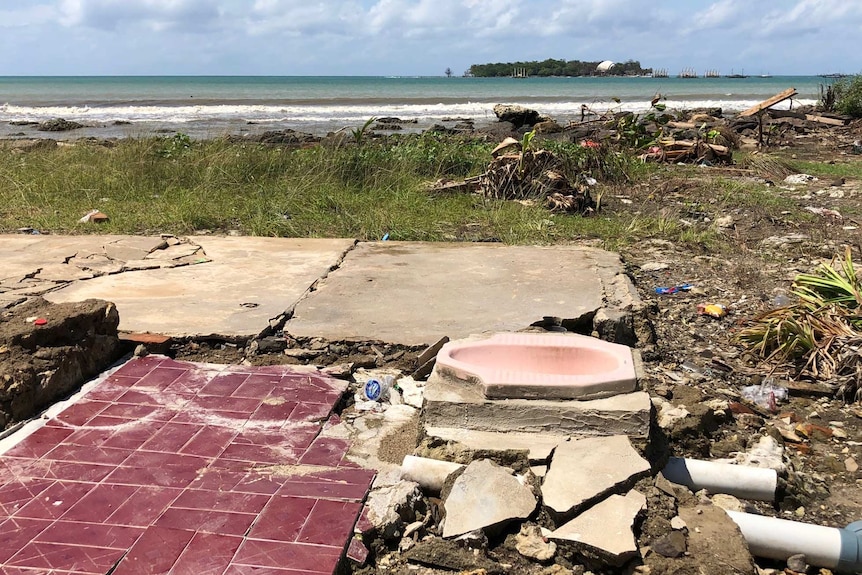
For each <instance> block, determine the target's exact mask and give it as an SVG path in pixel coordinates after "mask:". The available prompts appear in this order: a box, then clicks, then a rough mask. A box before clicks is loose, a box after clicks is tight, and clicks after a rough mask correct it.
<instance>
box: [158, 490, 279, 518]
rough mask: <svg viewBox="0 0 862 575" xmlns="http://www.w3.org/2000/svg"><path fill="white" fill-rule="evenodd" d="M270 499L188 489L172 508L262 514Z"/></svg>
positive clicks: (255, 495) (265, 496)
mask: <svg viewBox="0 0 862 575" xmlns="http://www.w3.org/2000/svg"><path fill="white" fill-rule="evenodd" d="M269 499H270V498H269V496H267V495H261V494H256V493H239V492H232V491H227V492H225V491H212V490H208V489H186V490H185V491H183V493H182V495H180V497H178V498H177V500H176V501H175V502H174V504H173V505H172V507H182V508H185V509H211V510H214V511H234V512H236V513H255V514H257V513H260V511H261V510H262V509H263V507H264V505H266V504H267V502H268V501H269Z"/></svg>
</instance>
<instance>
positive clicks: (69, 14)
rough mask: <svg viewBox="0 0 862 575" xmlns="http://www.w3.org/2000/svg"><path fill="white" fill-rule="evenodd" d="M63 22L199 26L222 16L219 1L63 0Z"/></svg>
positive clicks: (102, 25)
mask: <svg viewBox="0 0 862 575" xmlns="http://www.w3.org/2000/svg"><path fill="white" fill-rule="evenodd" d="M60 11H61V13H62V22H63V23H64V24H65V25H67V26H86V27H90V28H98V29H103V30H115V29H118V28H121V27H135V26H138V25H144V26H145V27H147V28H149V29H151V30H156V31H161V30H165V29H168V28H181V29H185V30H196V29H200V28H202V27H205V26H206V25H207V24H209V23H212V22H213V21H215V20H217V19H218V17H219V9H218V6H217V4H216V3H214V2H209V1H207V0H61V1H60Z"/></svg>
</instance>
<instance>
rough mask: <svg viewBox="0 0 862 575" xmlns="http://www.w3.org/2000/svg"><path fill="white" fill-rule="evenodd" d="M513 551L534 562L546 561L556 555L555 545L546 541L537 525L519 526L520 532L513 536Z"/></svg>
mask: <svg viewBox="0 0 862 575" xmlns="http://www.w3.org/2000/svg"><path fill="white" fill-rule="evenodd" d="M515 549H517V550H518V553H520V554H521V555H523V556H524V557H528V558H530V559H535V560H536V561H548V560H550V559H552V558H553V557H554V555H555V554H556V553H557V544H556V543H554V542H553V541H548V540H547V539H545V536H544V535H543V534H542V528H541V527H539V526H538V525H528V524H526V523H525V524H524V525H521V531H520V532H519V533H518V534H517V535H516V536H515Z"/></svg>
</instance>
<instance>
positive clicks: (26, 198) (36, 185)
mask: <svg viewBox="0 0 862 575" xmlns="http://www.w3.org/2000/svg"><path fill="white" fill-rule="evenodd" d="M493 146H494V143H489V142H484V141H481V140H475V139H464V140H461V139H457V138H451V137H449V138H445V137H436V136H430V135H425V136H400V137H395V138H390V139H387V140H383V141H377V140H368V139H366V141H365V142H364V143H363V144H362V145H355V144H340V145H335V144H333V145H328V146H327V145H317V146H311V147H305V148H286V147H280V146H275V147H271V146H264V145H258V144H244V143H230V142H227V141H225V140H211V141H202V142H189V141H187V139H186V138H185V137H180V136H177V137H172V138H163V139H129V140H123V141H120V142H117V143H116V145H114V146H112V147H105V146H102V145H97V144H86V143H79V144H76V145H74V146H61V147H58V148H47V149H37V150H34V151H31V152H27V153H20V152H12V151H10V150H8V149H3V148H2V147H0V231H2V232H13V231H15V230H16V229H18V228H21V227H32V228H35V229H38V230H41V231H47V232H51V233H67V234H68V233H71V234H84V233H122V234H155V233H172V234H177V235H182V234H192V233H194V232H197V231H201V230H210V231H212V232H214V233H224V232H227V231H229V230H237V231H238V232H240V233H242V234H248V235H260V236H284V237H355V238H358V239H360V240H374V239H380V238H381V237H382V236H383V235H384V234H386V233H388V234H390V238H391V239H393V240H426V241H479V240H500V241H503V242H505V243H509V244H550V243H558V242H566V241H572V240H579V239H599V240H601V241H602V243H603V245H605V246H606V247H609V248H621V247H624V246H626V245H631V244H633V243H636V242H637V241H639V240H640V239H642V238H645V237H663V238H665V239H670V240H672V241H675V242H678V243H680V244H683V245H689V246H692V247H700V248H704V247H707V248H708V247H709V246H710V245H713V244H714V243H715V241H716V235H715V234H714V232H712V231H710V230H708V229H707V230H703V229H690V228H685V227H683V226H681V225H680V224H679V222H678V221H677V220H676V219H675V218H673V217H670V216H663V215H662V214H659V213H656V214H649V213H635V212H634V211H632V210H629V209H626V208H625V207H623V206H616V207H617V208H620V209H619V210H615V209H605V210H603V211H602V212H601V213H600V214H599V215H598V216H596V217H589V218H585V217H580V216H576V215H565V214H551V213H550V212H548V210H546V209H545V208H544V207H542V206H541V205H522V204H520V203H516V202H505V201H491V200H487V199H485V198H483V197H481V196H478V195H474V194H464V193H456V194H434V193H429V192H427V191H425V184H426V183H428V182H429V181H435V180H437V179H438V178H444V177H445V178H451V179H456V180H457V179H460V178H464V177H466V176H470V175H476V174H479V173H481V172H482V171H483V170H485V169H486V167H487V165H488V162H489V160H490V151H491V149H492V148H493ZM553 150H554V152H555V153H557V154H558V155H560V156H561V157H563V159H564V163H565V165H566V170H567V171H571V172H572V173H570V174H569V175H570V176H573V175H575V174H576V173H580V172H582V171H586V172H588V173H590V174H592V175H594V176H595V177H596V178H598V179H599V180H600V181H602V182H603V183H604V182H606V183H608V185H611V184H612V185H615V186H628V185H633V184H634V183H636V182H637V181H642V180H643V179H644V178H647V177H649V175H650V174H652V173H654V172H655V170H656V168H655V167H650V166H644V165H643V164H641V163H639V162H638V161H636V160H635V159H633V158H632V157H631V156H627V155H625V154H620V153H617V152H607V154H605V155H596V153H595V152H594V151H589V150H585V149H584V148H581V147H580V146H577V145H576V144H553ZM588 154H590V155H588ZM94 208H98V209H100V210H101V211H103V212H104V213H106V214H107V215H108V216H109V217H110V221H109V222H107V223H105V224H102V225H95V224H81V223H78V220H79V218H80V217H81V216H82V215H84V214H85V213H87V212H88V211H89V210H91V209H94Z"/></svg>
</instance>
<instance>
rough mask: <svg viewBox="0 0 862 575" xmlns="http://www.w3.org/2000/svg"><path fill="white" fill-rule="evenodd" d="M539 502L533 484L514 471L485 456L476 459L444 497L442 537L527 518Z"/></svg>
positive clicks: (496, 526)
mask: <svg viewBox="0 0 862 575" xmlns="http://www.w3.org/2000/svg"><path fill="white" fill-rule="evenodd" d="M445 489H446V487H444V490H445ZM536 502H537V501H536V496H535V494H534V493H533V491H532V489H531V488H530V486H529V485H527V484H526V483H525V481H524V479H522V478H518V477H516V476H514V475H513V474H512V472H511V470H507V469H505V468H503V467H500V466H499V465H497V464H495V463H493V462H491V461H488V460H484V459H483V460H479V461H474V462H473V463H471V464H470V465H468V466H467V467H466V469H464V471H463V473H461V475H459V476H458V478H457V479H455V480H454V482H453V483H452V486H451V488H449V492H448V494H447V495H446V497H445V506H444V508H445V510H446V518H445V520H444V523H443V537H447V538H448V537H457V536H458V535H463V534H465V533H469V532H470V531H474V530H476V529H487V530H491V529H495V528H499V527H502V526H504V525H505V524H507V523H509V522H511V521H514V520H516V519H526V518H527V517H529V516H530V515H531V514H532V513H533V511H534V510H535V509H536Z"/></svg>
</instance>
